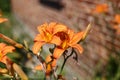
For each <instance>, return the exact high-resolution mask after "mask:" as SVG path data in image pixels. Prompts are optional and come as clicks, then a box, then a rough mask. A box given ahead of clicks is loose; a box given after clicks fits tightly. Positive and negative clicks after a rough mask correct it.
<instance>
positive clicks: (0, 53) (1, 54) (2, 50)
mask: <svg viewBox="0 0 120 80" xmlns="http://www.w3.org/2000/svg"><path fill="white" fill-rule="evenodd" d="M13 50H15V48H14V47H13V46H7V45H6V44H5V43H0V62H3V63H5V64H7V63H8V62H10V61H9V59H8V57H7V56H6V54H7V53H8V52H12V51H13Z"/></svg>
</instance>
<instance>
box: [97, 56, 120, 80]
mask: <svg viewBox="0 0 120 80" xmlns="http://www.w3.org/2000/svg"><path fill="white" fill-rule="evenodd" d="M119 57H120V56H118V58H119ZM118 58H116V57H113V56H111V57H110V58H109V61H108V64H107V65H106V67H105V68H104V70H99V71H98V72H97V73H96V77H95V80H104V79H105V80H120V64H119V63H120V61H119V60H118Z"/></svg>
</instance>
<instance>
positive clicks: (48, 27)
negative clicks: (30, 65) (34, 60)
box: [32, 22, 67, 54]
mask: <svg viewBox="0 0 120 80" xmlns="http://www.w3.org/2000/svg"><path fill="white" fill-rule="evenodd" d="M38 31H39V32H40V34H38V35H37V36H36V37H35V39H34V42H35V43H34V45H33V48H32V50H33V53H35V54H37V53H38V52H39V50H40V48H41V46H42V45H44V44H46V43H53V44H56V45H59V44H60V40H59V38H58V37H56V36H54V34H56V33H58V32H65V31H67V27H66V26H64V25H62V24H60V23H56V22H51V23H50V24H47V23H45V24H43V25H41V26H38Z"/></svg>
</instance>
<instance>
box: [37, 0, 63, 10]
mask: <svg viewBox="0 0 120 80" xmlns="http://www.w3.org/2000/svg"><path fill="white" fill-rule="evenodd" d="M39 2H40V3H41V4H43V5H45V6H48V7H51V8H53V9H56V10H62V9H63V8H64V4H63V3H62V2H61V0H39Z"/></svg>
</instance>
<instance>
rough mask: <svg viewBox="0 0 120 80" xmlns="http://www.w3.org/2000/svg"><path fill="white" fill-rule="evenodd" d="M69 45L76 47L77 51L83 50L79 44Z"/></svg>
mask: <svg viewBox="0 0 120 80" xmlns="http://www.w3.org/2000/svg"><path fill="white" fill-rule="evenodd" d="M71 47H73V48H75V49H77V50H78V51H79V53H82V52H83V48H82V47H81V46H80V44H74V45H72V46H71Z"/></svg>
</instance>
